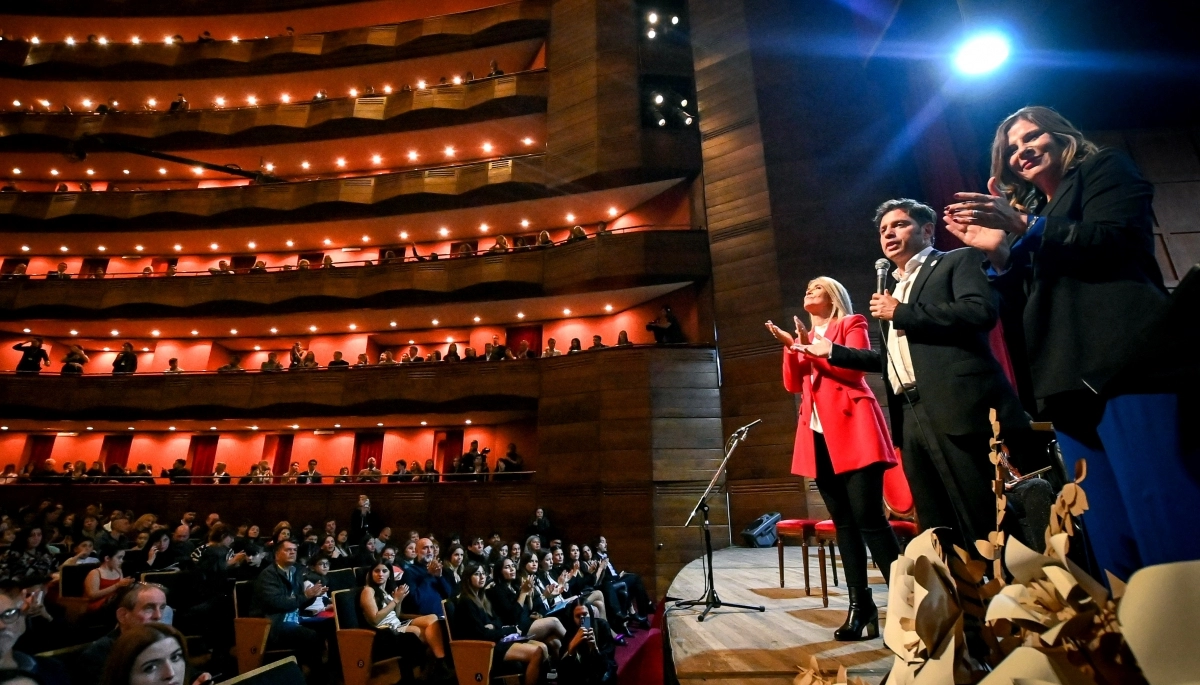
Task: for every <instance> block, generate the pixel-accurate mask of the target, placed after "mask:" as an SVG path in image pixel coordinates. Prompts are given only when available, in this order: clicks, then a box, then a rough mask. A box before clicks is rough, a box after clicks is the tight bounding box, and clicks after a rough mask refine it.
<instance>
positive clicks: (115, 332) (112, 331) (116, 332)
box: [109, 328, 121, 336]
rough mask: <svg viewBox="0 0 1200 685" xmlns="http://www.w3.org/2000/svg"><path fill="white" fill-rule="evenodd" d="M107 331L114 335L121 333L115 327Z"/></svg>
mask: <svg viewBox="0 0 1200 685" xmlns="http://www.w3.org/2000/svg"><path fill="white" fill-rule="evenodd" d="M109 332H110V333H112V334H113V335H114V336H118V335H121V331H118V330H117V329H115V328H114V329H112V330H111V331H109Z"/></svg>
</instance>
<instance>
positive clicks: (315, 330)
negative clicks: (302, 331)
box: [308, 326, 317, 333]
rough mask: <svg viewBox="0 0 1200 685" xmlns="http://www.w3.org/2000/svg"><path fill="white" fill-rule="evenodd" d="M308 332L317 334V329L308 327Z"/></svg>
mask: <svg viewBox="0 0 1200 685" xmlns="http://www.w3.org/2000/svg"><path fill="white" fill-rule="evenodd" d="M308 330H310V331H312V332H313V333H316V332H317V327H316V326H309V327H308Z"/></svg>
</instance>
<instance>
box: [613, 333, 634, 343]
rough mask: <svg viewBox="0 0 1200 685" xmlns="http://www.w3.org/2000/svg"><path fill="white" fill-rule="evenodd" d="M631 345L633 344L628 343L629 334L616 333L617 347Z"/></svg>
mask: <svg viewBox="0 0 1200 685" xmlns="http://www.w3.org/2000/svg"><path fill="white" fill-rule="evenodd" d="M632 345H633V343H631V342H629V333H628V332H627V331H621V332H620V333H617V347H630V346H632Z"/></svg>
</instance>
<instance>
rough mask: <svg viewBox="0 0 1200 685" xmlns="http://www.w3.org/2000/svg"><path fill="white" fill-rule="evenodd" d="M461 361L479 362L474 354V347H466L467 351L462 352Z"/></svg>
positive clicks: (477, 356)
mask: <svg viewBox="0 0 1200 685" xmlns="http://www.w3.org/2000/svg"><path fill="white" fill-rule="evenodd" d="M463 361H464V362H477V361H479V355H478V354H476V352H475V348H474V347H468V348H467V349H465V350H463Z"/></svg>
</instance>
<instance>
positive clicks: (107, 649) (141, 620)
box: [68, 583, 171, 685]
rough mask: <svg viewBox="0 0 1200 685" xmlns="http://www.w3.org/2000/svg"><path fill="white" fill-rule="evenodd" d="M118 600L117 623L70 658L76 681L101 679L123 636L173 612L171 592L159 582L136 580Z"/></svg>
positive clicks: (89, 684) (84, 684)
mask: <svg viewBox="0 0 1200 685" xmlns="http://www.w3.org/2000/svg"><path fill="white" fill-rule="evenodd" d="M116 602H117V611H116V614H117V627H116V628H114V629H113V630H112V632H110V633H108V634H107V635H105V636H103V637H101V638H99V639H97V640H95V641H93V642H91V643H90V644H88V646H87V647H85V648H84V649H83V651H81V652H79V655H78V656H77V657H76V658H75V659H73V660H72V661H71V662H68V668H69V669H70V670H71V682H72V683H73V684H74V685H95V684H97V683H99V682H100V676H101V674H102V673H104V667H105V664H107V663H108V662H109V659H110V655H112V654H113V652H114V649H113V648H114V646H115V644H116V642H117V640H118V639H119V638H120V637H121V636H123V635H126V634H129V633H132V632H133V631H135V630H137V629H138V628H140V627H141V626H143V625H145V624H147V623H156V622H159V621H163V620H164V617H166V616H168V615H169V614H170V613H171V611H170V607H169V606H167V595H166V593H165V592H163V591H162V590H161V589H160V588H159V587H158V586H157V585H148V584H142V583H138V584H135V585H133V586H131V587H129V588H128V589H127V590H126V591H125V592H123V593H122V594H121V596H120V597H119V598H118V599H117V600H116Z"/></svg>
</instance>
